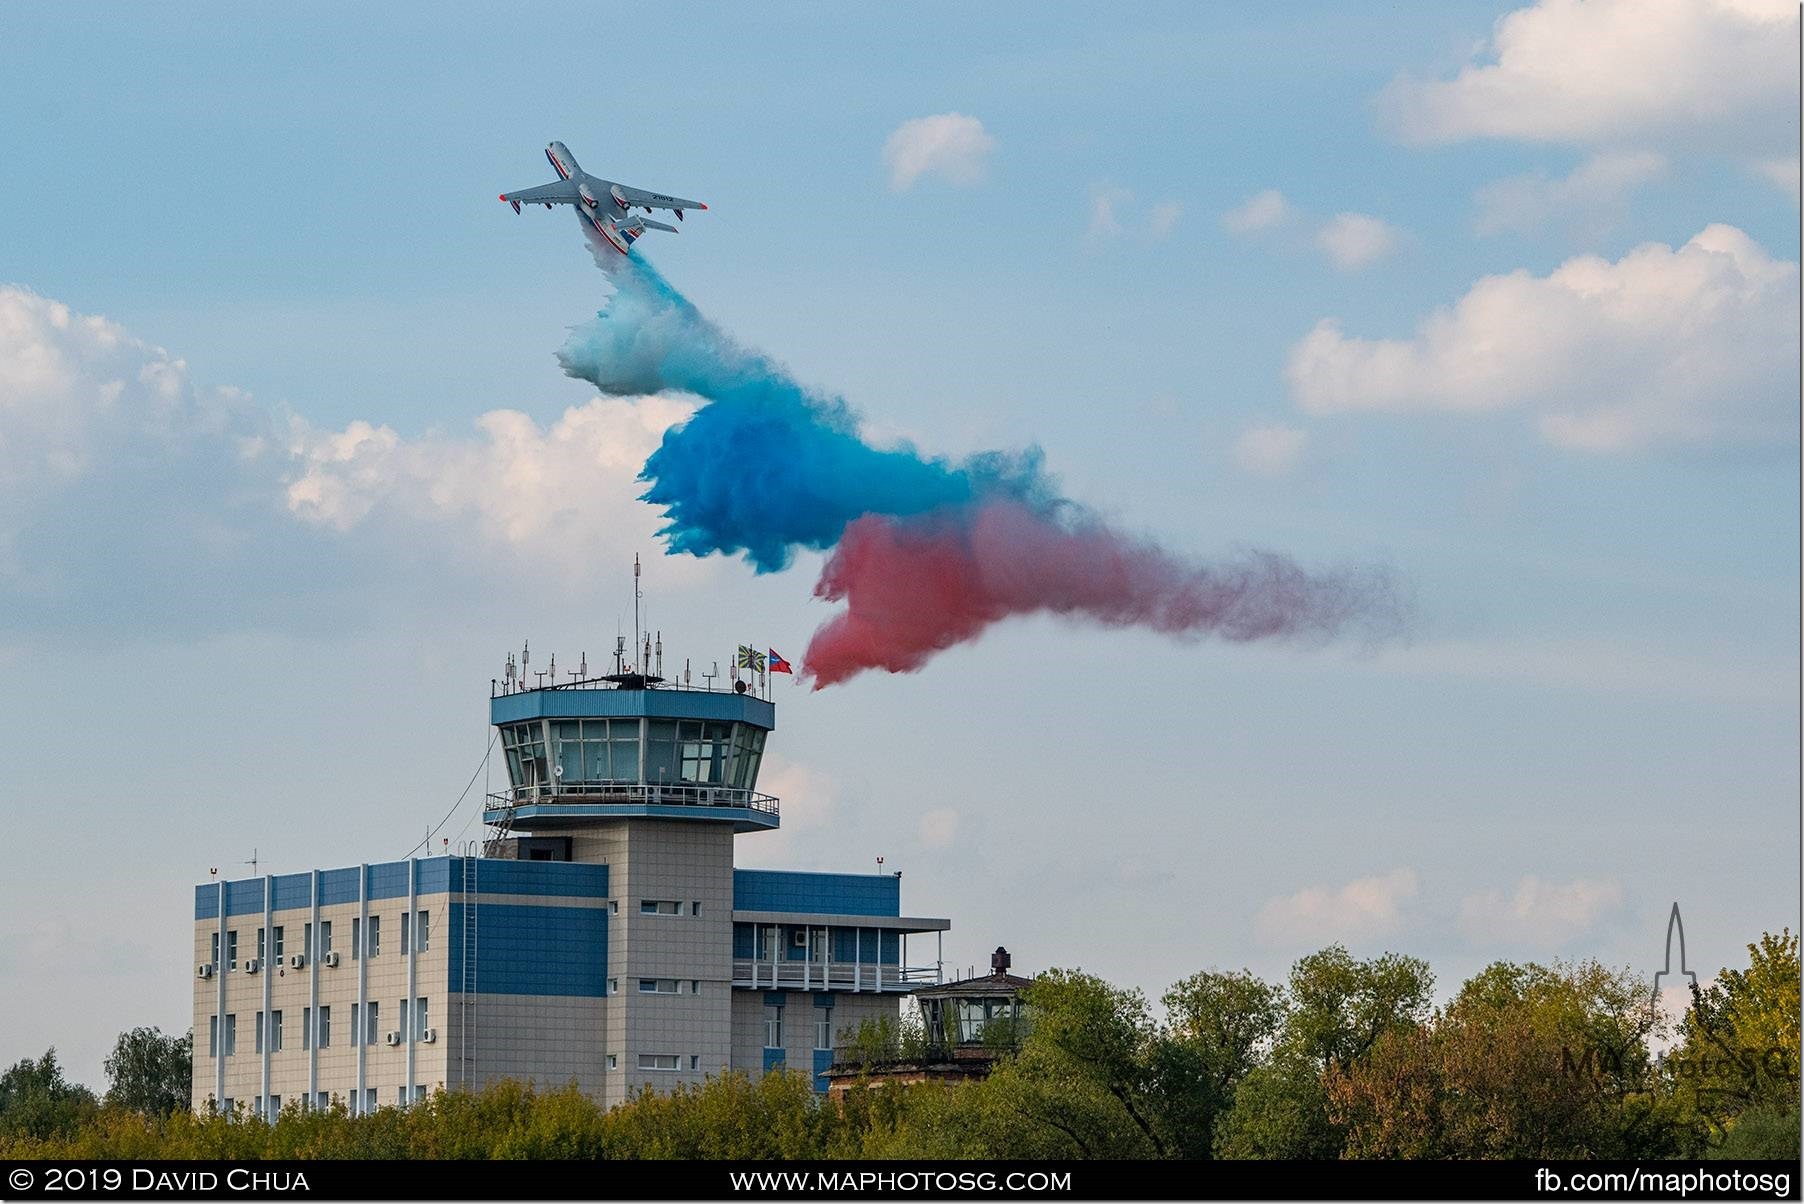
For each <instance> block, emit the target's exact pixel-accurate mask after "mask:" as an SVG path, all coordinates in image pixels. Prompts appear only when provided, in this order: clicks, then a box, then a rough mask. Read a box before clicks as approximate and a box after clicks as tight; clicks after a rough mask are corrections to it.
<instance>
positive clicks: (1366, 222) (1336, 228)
mask: <svg viewBox="0 0 1804 1204" xmlns="http://www.w3.org/2000/svg"><path fill="white" fill-rule="evenodd" d="M1315 241H1316V245H1317V246H1319V247H1321V249H1322V250H1323V251H1324V252H1326V253H1327V256H1328V258H1329V259H1331V260H1333V262H1334V266H1335V267H1337V268H1340V269H1341V270H1342V271H1347V272H1351V271H1357V270H1358V269H1360V268H1363V267H1367V266H1369V265H1371V264H1374V263H1376V262H1378V261H1379V260H1380V259H1383V258H1384V257H1385V256H1386V255H1389V254H1391V253H1392V252H1393V251H1395V250H1396V249H1397V248H1398V246H1399V245H1401V243H1402V236H1401V234H1400V232H1399V231H1398V229H1397V227H1395V226H1393V225H1391V224H1390V223H1389V222H1387V221H1385V220H1383V219H1382V218H1376V217H1373V216H1372V215H1371V214H1369V213H1337V214H1335V215H1334V216H1333V217H1331V218H1329V219H1328V220H1327V221H1326V222H1324V223H1322V228H1321V229H1320V230H1317V231H1316V235H1315Z"/></svg>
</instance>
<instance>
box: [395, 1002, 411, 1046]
mask: <svg viewBox="0 0 1804 1204" xmlns="http://www.w3.org/2000/svg"><path fill="white" fill-rule="evenodd" d="M395 1013H396V1014H395V1031H396V1032H398V1033H400V1034H401V1040H403V1041H405V1040H407V1020H408V1017H409V1016H411V1015H412V1014H413V1009H412V1008H410V1007H408V1006H407V1001H406V1000H405V999H403V1000H401V1001H400V1006H399V1007H397V1008H396V1009H395Z"/></svg>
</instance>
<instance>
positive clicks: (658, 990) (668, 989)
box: [639, 978, 677, 995]
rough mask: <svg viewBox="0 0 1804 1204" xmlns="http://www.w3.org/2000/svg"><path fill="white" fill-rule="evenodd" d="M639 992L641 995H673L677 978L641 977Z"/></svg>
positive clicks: (675, 990) (675, 991)
mask: <svg viewBox="0 0 1804 1204" xmlns="http://www.w3.org/2000/svg"><path fill="white" fill-rule="evenodd" d="M639 993H640V994H641V995H675V994H676V993H677V980H676V979H674V978H641V979H640V980H639Z"/></svg>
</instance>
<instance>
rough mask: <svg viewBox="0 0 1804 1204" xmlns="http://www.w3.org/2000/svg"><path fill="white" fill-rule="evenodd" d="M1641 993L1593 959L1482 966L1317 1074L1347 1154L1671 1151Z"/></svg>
mask: <svg viewBox="0 0 1804 1204" xmlns="http://www.w3.org/2000/svg"><path fill="white" fill-rule="evenodd" d="M1650 997H1651V996H1650V988H1649V986H1648V984H1647V983H1646V982H1645V981H1644V980H1642V979H1641V978H1639V977H1637V976H1636V975H1634V974H1632V973H1630V972H1628V971H1626V970H1620V971H1617V970H1610V969H1608V968H1606V967H1604V966H1602V965H1599V964H1598V963H1597V962H1582V963H1579V964H1576V965H1555V966H1553V967H1545V966H1539V965H1534V964H1529V965H1517V964H1513V963H1509V962H1499V963H1496V964H1494V965H1492V966H1489V967H1487V968H1486V969H1484V970H1483V971H1481V972H1480V973H1478V974H1477V975H1475V976H1474V977H1473V978H1471V979H1470V980H1468V981H1467V982H1466V984H1465V985H1464V986H1463V987H1462V988H1461V990H1460V993H1459V994H1458V995H1457V996H1455V997H1454V999H1453V1000H1452V1001H1451V1002H1450V1003H1449V1004H1448V1005H1447V1007H1446V1008H1445V1009H1443V1010H1442V1011H1441V1013H1440V1014H1439V1015H1437V1016H1435V1017H1434V1018H1433V1020H1432V1022H1431V1023H1430V1024H1428V1025H1426V1026H1423V1027H1418V1028H1415V1029H1410V1030H1393V1031H1392V1032H1390V1033H1387V1034H1386V1035H1385V1036H1383V1037H1381V1038H1380V1040H1379V1041H1378V1043H1377V1044H1376V1045H1375V1046H1374V1047H1373V1048H1372V1050H1371V1051H1370V1052H1369V1053H1368V1054H1367V1056H1365V1057H1364V1058H1361V1059H1359V1060H1357V1061H1353V1062H1349V1063H1345V1064H1338V1065H1336V1066H1335V1067H1334V1068H1333V1069H1332V1070H1331V1071H1330V1072H1329V1074H1328V1076H1327V1091H1328V1098H1329V1115H1330V1117H1331V1118H1332V1119H1333V1120H1334V1121H1335V1123H1337V1124H1339V1125H1341V1126H1343V1127H1344V1128H1345V1130H1346V1135H1347V1144H1346V1149H1345V1152H1346V1154H1347V1156H1348V1157H1355V1158H1585V1157H1594V1158H1625V1157H1632V1156H1643V1157H1648V1156H1651V1157H1662V1156H1671V1155H1674V1154H1676V1153H1678V1152H1680V1151H1679V1144H1680V1143H1679V1134H1678V1131H1677V1130H1676V1129H1675V1127H1674V1125H1673V1124H1672V1119H1673V1112H1672V1107H1671V1102H1670V1100H1669V1099H1666V1098H1664V1097H1663V1096H1662V1095H1661V1094H1660V1093H1659V1091H1658V1090H1657V1089H1658V1086H1659V1084H1658V1079H1657V1076H1656V1074H1655V1070H1654V1065H1653V1060H1652V1058H1651V1056H1650V1054H1649V1052H1648V1045H1647V1039H1648V1037H1649V1035H1650V1034H1651V1033H1652V1032H1653V1031H1654V1014H1653V1010H1652V1008H1651V1007H1650V1005H1649V1000H1650Z"/></svg>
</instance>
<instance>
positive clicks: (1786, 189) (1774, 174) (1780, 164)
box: [1754, 155, 1799, 205]
mask: <svg viewBox="0 0 1804 1204" xmlns="http://www.w3.org/2000/svg"><path fill="white" fill-rule="evenodd" d="M1798 172H1799V167H1798V156H1796V155H1792V156H1790V157H1786V156H1784V155H1780V156H1778V157H1776V158H1772V159H1761V160H1760V161H1759V162H1757V163H1755V164H1754V173H1755V174H1756V175H1758V176H1759V177H1760V178H1761V179H1763V180H1765V181H1766V182H1767V183H1769V184H1771V185H1772V186H1773V187H1775V188H1777V189H1778V190H1779V191H1781V192H1783V193H1784V194H1785V195H1786V196H1788V197H1790V198H1791V199H1792V203H1793V204H1794V205H1795V204H1797V202H1798Z"/></svg>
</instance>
